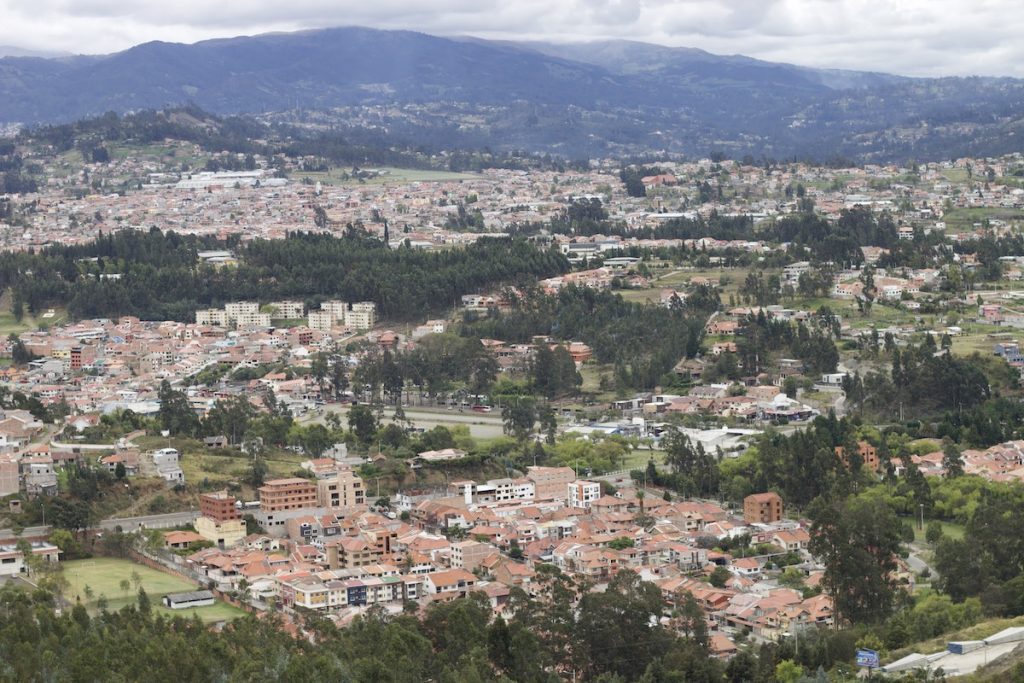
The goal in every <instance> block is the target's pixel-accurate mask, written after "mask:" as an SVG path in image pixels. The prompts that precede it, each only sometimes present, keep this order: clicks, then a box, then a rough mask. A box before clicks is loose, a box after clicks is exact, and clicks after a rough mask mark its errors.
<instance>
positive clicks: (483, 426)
mask: <svg viewBox="0 0 1024 683" xmlns="http://www.w3.org/2000/svg"><path fill="white" fill-rule="evenodd" d="M349 408H350V406H348V405H338V404H330V405H327V406H324V407H323V411H322V412H320V413H308V414H306V415H304V416H303V417H301V418H300V419H299V421H300V422H323V419H324V416H325V415H327V413H328V412H332V413H337V414H338V416H339V417H340V418H341V421H342V423H343V424H344V423H345V422H346V420H347V419H348V411H349ZM394 414H395V410H394V408H385V409H384V420H385V421H389V420H390V419H391V417H392V416H393V415H394ZM405 417H406V419H407V420H409V421H410V422H412V424H413V425H414V426H415V427H418V428H420V429H432V428H434V427H437V426H444V427H451V426H458V425H467V426H468V427H469V433H470V435H471V436H473V437H475V438H478V439H494V438H497V437H499V436H501V435H502V434H503V433H504V426H503V423H502V421H501V415H500V414H499V413H498V411H497V410H494V411H492V412H490V413H475V412H473V411H472V410H470V409H469V408H466V409H464V410H463V411H462V412H460V411H458V410H446V409H444V408H441V409H439V410H431V409H427V408H418V407H417V408H406V409H405Z"/></svg>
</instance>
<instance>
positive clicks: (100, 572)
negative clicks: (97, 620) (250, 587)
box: [64, 558, 244, 622]
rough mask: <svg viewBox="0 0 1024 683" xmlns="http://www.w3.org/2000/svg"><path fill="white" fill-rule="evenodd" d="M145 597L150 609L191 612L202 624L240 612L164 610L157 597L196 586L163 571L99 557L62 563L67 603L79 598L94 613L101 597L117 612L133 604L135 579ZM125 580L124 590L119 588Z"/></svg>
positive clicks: (225, 608)
mask: <svg viewBox="0 0 1024 683" xmlns="http://www.w3.org/2000/svg"><path fill="white" fill-rule="evenodd" d="M136 575H137V579H138V581H139V582H140V584H139V585H141V586H142V588H144V589H145V591H146V593H147V594H148V595H149V598H150V602H151V603H152V605H153V609H154V610H156V611H158V612H162V613H164V614H168V615H178V616H182V617H187V618H191V616H192V614H193V613H195V614H197V615H198V616H199V618H200V619H202V620H203V621H205V622H213V621H222V620H224V619H234V618H235V617H239V616H241V615H242V614H244V612H242V610H240V609H237V608H235V607H232V606H231V605H228V604H225V603H223V602H218V603H217V604H215V605H211V606H210V607H197V608H194V609H181V610H172V609H169V608H167V607H164V606H163V604H162V603H161V598H163V596H164V595H166V594H167V593H181V592H185V591H193V590H198V587H197V586H196V585H195V584H193V583H191V582H189V581H185V580H184V579H179V578H178V577H176V576H173V575H171V574H167V573H165V572H161V571H157V570H155V569H150V568H149V567H146V566H144V565H141V564H136V563H135V562H132V561H130V560H118V559H112V558H99V559H95V560H74V561H71V562H65V563H64V576H65V578H67V580H68V584H69V587H68V588H67V590H66V591H65V593H64V594H65V596H66V597H67V599H68V600H70V601H72V602H74V601H76V600H78V599H81V601H82V604H83V605H85V606H86V608H87V609H89V610H90V611H96V610H97V606H96V605H97V602H98V601H99V599H100V597H101V596H104V597H106V599H107V609H108V610H110V611H111V612H114V611H117V610H119V609H121V608H122V607H124V606H125V605H129V604H135V601H136V596H137V595H138V588H136V584H135V580H136ZM122 581H128V589H127V590H125V588H124V586H122V585H121V582H122ZM86 586H88V587H89V588H90V589H91V597H87V596H86V593H87V591H86V590H85V587H86Z"/></svg>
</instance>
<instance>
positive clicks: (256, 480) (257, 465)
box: [249, 455, 270, 488]
mask: <svg viewBox="0 0 1024 683" xmlns="http://www.w3.org/2000/svg"><path fill="white" fill-rule="evenodd" d="M269 471H270V468H269V467H267V462H266V461H265V460H264V459H263V457H262V456H260V455H254V456H253V458H252V462H251V463H249V483H250V484H252V486H253V488H259V487H261V486H263V484H264V483H266V478H267V473H268V472H269Z"/></svg>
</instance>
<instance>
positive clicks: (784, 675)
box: [775, 659, 804, 683]
mask: <svg viewBox="0 0 1024 683" xmlns="http://www.w3.org/2000/svg"><path fill="white" fill-rule="evenodd" d="M803 675H804V668H803V667H802V666H800V665H799V664H797V663H796V662H794V661H793V660H792V659H783V660H782V661H781V662H779V663H778V664H776V665H775V680H776V681H778V682H779V683H797V681H799V680H800V679H801V678H803Z"/></svg>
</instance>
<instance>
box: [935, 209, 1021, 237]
mask: <svg viewBox="0 0 1024 683" xmlns="http://www.w3.org/2000/svg"><path fill="white" fill-rule="evenodd" d="M986 218H988V219H989V220H1002V221H1019V220H1022V219H1024V210H1021V209H1013V208H1004V207H998V206H991V207H990V206H985V207H976V208H969V209H952V210H950V211H947V212H946V213H945V214H944V215H943V216H942V220H943V221H945V223H946V231H947V232H949V231H951V230H952V231H953V232H957V231H959V230H967V229H970V228H971V226H973V225H974V224H975V223H981V222H982V221H984V220H985V219H986Z"/></svg>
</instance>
